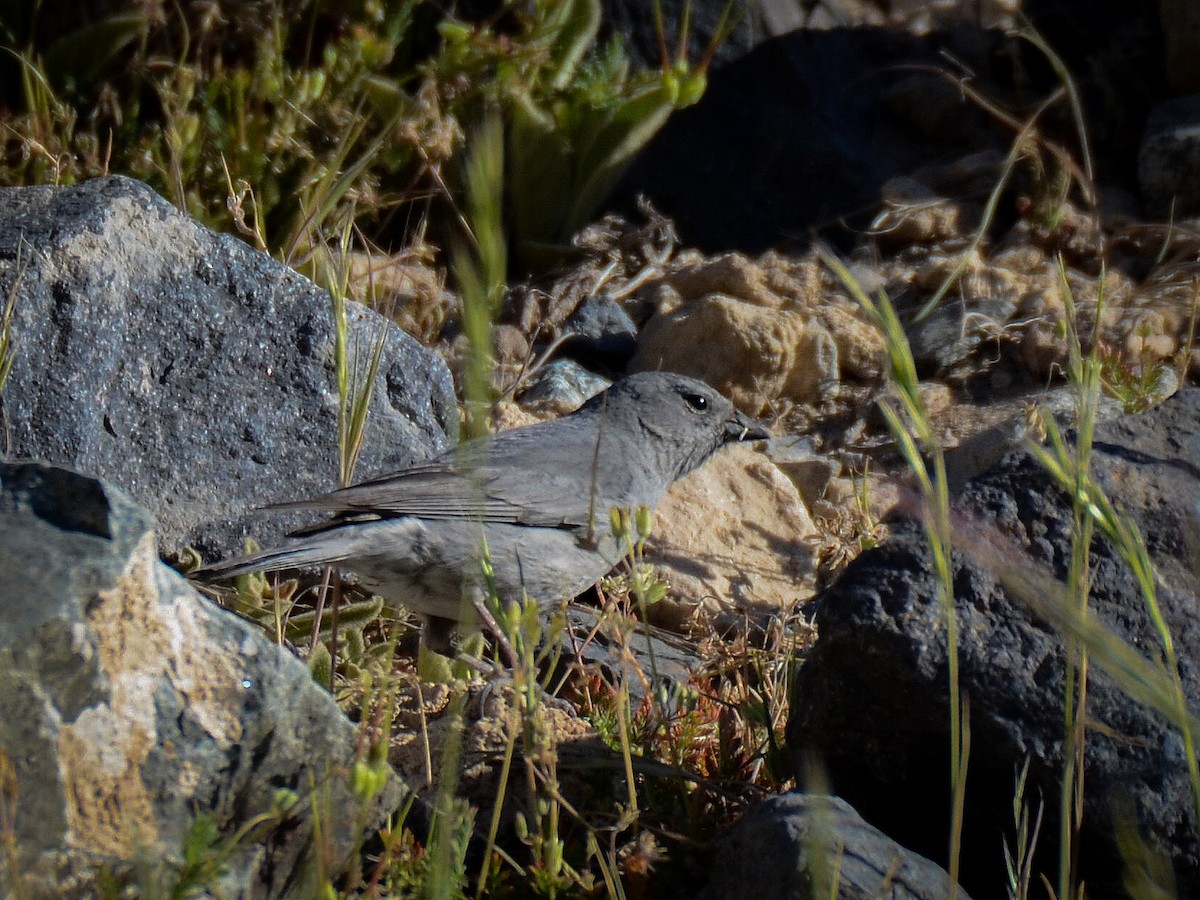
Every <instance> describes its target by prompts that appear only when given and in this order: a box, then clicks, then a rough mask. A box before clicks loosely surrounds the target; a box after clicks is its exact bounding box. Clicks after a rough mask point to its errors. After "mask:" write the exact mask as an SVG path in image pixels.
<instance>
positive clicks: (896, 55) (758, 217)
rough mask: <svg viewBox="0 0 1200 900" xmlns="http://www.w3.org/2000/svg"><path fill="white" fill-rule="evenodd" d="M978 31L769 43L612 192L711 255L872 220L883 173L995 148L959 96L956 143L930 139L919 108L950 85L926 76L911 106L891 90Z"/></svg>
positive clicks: (974, 44) (739, 64) (815, 34)
mask: <svg viewBox="0 0 1200 900" xmlns="http://www.w3.org/2000/svg"><path fill="white" fill-rule="evenodd" d="M983 40H984V41H994V40H995V38H994V36H990V37H985V38H983ZM980 41H981V38H980V36H979V35H978V33H975V34H974V35H972V36H970V38H969V40H966V41H965V42H964V41H959V40H957V39H956V38H954V37H952V36H946V35H941V36H938V37H937V38H936V39H933V38H930V39H919V38H916V37H914V36H912V35H908V34H903V33H897V32H894V31H889V30H886V29H869V28H863V29H842V30H834V31H794V32H791V33H790V34H785V35H782V36H780V37H776V38H772V39H770V40H768V41H765V42H764V43H762V44H759V45H758V46H757V47H755V48H754V49H753V50H752V51H751V52H750V53H749V54H747V55H746V56H745V57H743V58H741V59H738V60H736V61H735V62H732V63H730V64H728V65H726V66H725V67H723V68H722V69H721V70H720V71H718V72H714V73H713V75H712V78H711V80H710V83H709V87H708V91H707V92H706V93H705V95H704V98H703V99H702V100H701V101H700V102H699V103H698V104H697V105H696V106H693V107H690V108H688V109H684V110H681V111H680V112H677V113H675V114H674V115H672V116H671V118H670V120H669V121H668V122H667V124H666V126H665V127H664V128H663V129H662V131H661V132H660V133H659V134H658V135H657V136H656V137H655V138H654V140H653V141H651V143H650V144H649V146H647V148H646V149H645V150H644V151H643V152H642V154H641V155H640V156H639V157H638V159H637V160H636V161H635V163H634V164H633V166H632V168H631V169H630V171H629V173H628V174H627V175H626V177H625V178H624V180H623V182H622V184H621V185H620V186H618V188H617V199H618V200H620V201H621V202H623V203H625V204H627V205H630V206H632V202H631V198H633V197H634V196H635V195H637V194H644V195H645V196H646V197H648V198H649V199H650V201H651V202H652V203H653V204H654V206H655V207H656V208H657V209H659V210H661V211H662V212H663V213H664V214H665V215H667V216H669V217H670V218H672V219H673V220H674V221H675V222H676V224H677V225H678V227H679V234H680V237H681V238H682V239H683V241H684V243H685V244H688V245H692V246H697V247H699V248H700V249H702V250H704V251H706V252H715V251H718V250H729V249H739V250H744V251H747V252H751V253H757V252H761V251H763V250H766V249H768V248H776V249H778V248H780V247H781V245H783V244H785V243H786V242H787V241H789V240H792V241H798V240H806V239H807V238H808V237H809V236H810V234H811V233H812V231H813V230H814V229H817V228H821V227H824V226H826V225H830V224H833V223H836V222H838V221H839V219H841V218H843V217H851V218H852V219H853V218H854V217H856V216H857V217H858V219H856V220H855V221H859V222H860V223H861V224H865V220H864V214H867V213H868V212H870V213H873V212H874V211H876V210H877V209H878V204H879V189H880V187H881V186H882V185H883V184H884V183H885V182H886V181H888V180H889V179H891V178H893V177H895V176H897V175H901V174H905V173H908V172H911V171H913V170H914V169H916V168H918V167H919V166H922V165H926V164H929V163H933V162H937V161H938V160H939V159H950V158H957V157H959V156H962V155H964V154H966V153H968V152H971V151H972V150H977V149H981V148H982V147H984V146H987V140H990V139H991V138H988V139H985V138H984V137H983V136H984V135H991V132H990V131H989V130H987V129H986V128H983V130H982V131H981V130H980V129H981V127H982V119H981V118H980V117H979V114H978V112H977V110H974V109H973V108H971V107H969V106H968V105H967V104H966V103H965V101H963V99H962V98H961V96H956V97H954V98H953V99H954V104H953V112H952V113H950V114H949V117H950V118H951V119H952V121H954V123H955V125H956V126H957V127H956V128H955V134H954V135H953V138H954V140H953V141H952V142H951V143H949V144H941V143H940V142H930V141H928V140H927V139H925V137H923V136H922V134H921V133H920V132H921V125H920V123H919V122H917V121H916V120H915V119H914V117H919V118H920V119H922V120H924V119H927V118H928V110H929V107H930V106H931V105H932V98H933V97H934V96H935V94H936V95H938V96H942V95H943V93H944V92H942V91H941V85H940V84H934V83H933V81H934V79H933V78H932V76H930V81H931V83H930V86H929V87H928V89H927V90H926V91H925V92H924V94H923V98H922V101H921V102H920V103H917V104H910V105H909V108H908V112H907V113H902V112H900V111H898V110H897V109H896V107H895V103H894V98H892V97H891V91H892V88H893V87H894V86H895V85H896V84H897V83H898V82H899V81H900V80H901V79H902V78H903V77H904V75H903V72H905V71H908V70H907V69H906V67H909V66H921V65H927V64H928V65H936V64H938V62H939V59H938V55H937V53H938V49H939V47H945V48H946V49H947V50H948V51H949V52H951V53H953V54H954V55H956V56H957V57H958V58H966V59H970V60H971V61H972V64H975V63H977V62H979V59H978V57H979V53H980V49H979V47H980ZM980 65H981V66H982V67H983V68H986V63H980ZM972 135H974V136H975V137H974V138H973V137H971V136H972ZM622 198H623V199H622Z"/></svg>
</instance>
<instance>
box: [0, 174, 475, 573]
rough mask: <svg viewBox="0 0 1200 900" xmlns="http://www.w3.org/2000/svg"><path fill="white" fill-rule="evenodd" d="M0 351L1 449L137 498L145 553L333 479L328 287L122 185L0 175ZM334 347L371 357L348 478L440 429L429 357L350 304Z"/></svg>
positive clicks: (437, 370)
mask: <svg viewBox="0 0 1200 900" xmlns="http://www.w3.org/2000/svg"><path fill="white" fill-rule="evenodd" d="M10 291H15V293H16V310H15V318H14V320H13V325H12V337H13V340H14V342H15V344H16V354H17V356H16V364H15V366H14V368H13V371H12V375H11V377H10V379H9V381H8V383H7V385H6V386H5V387H4V390H3V394H2V395H0V424H2V426H3V434H4V436H5V444H4V447H5V450H6V452H7V453H8V454H9V457H10V458H13V457H31V458H39V459H45V460H49V461H52V462H57V463H62V464H65V465H70V466H73V467H75V468H77V469H80V470H81V471H85V472H88V473H90V474H93V475H96V476H98V477H102V478H105V479H107V480H109V481H111V482H113V483H114V484H117V485H119V486H121V487H122V488H124V489H125V490H127V491H129V493H130V494H131V495H132V496H133V497H134V498H135V499H136V500H137V501H138V502H139V503H141V504H143V505H144V506H146V507H148V508H149V509H150V510H152V511H153V513H154V515H155V517H156V519H157V521H158V526H159V540H160V541H161V543H162V547H161V549H162V550H163V551H164V552H165V553H171V552H174V551H177V550H178V549H180V548H181V547H183V546H185V545H187V544H191V545H193V546H196V547H197V548H199V549H201V550H203V551H205V552H206V554H207V555H209V556H215V555H225V554H227V553H229V552H231V551H234V550H238V549H240V546H241V541H242V538H243V536H244V535H245V534H247V533H250V534H255V535H257V536H259V537H260V538H262V539H265V540H270V539H274V538H275V537H276V536H277V535H278V531H279V529H280V527H281V526H279V525H271V526H268V525H266V524H264V523H263V522H262V521H259V520H255V519H251V518H249V517H248V510H250V509H251V508H253V507H255V506H259V505H262V504H265V503H268V502H271V501H277V500H283V499H289V498H295V497H296V496H299V495H304V494H314V493H319V492H322V491H325V490H329V489H331V488H334V487H337V477H338V476H337V472H338V450H337V424H336V423H337V404H338V400H337V390H336V387H335V382H334V375H333V342H334V329H333V322H332V317H331V313H330V302H329V297H328V295H327V294H326V293H325V292H324V291H322V290H320V289H318V288H317V287H316V286H315V285H314V284H312V283H311V282H309V281H308V280H307V279H305V278H304V277H302V276H300V275H298V274H296V273H295V272H293V271H292V270H290V269H288V268H287V267H286V266H283V265H281V264H280V263H278V262H276V261H274V260H272V259H270V258H269V257H267V256H265V255H264V254H262V253H258V252H256V251H255V250H253V249H251V248H250V247H248V246H246V245H245V244H244V243H242V242H241V241H239V240H237V239H236V238H233V237H230V236H227V235H218V234H214V233H212V232H210V231H208V230H207V229H205V228H203V227H201V226H200V225H198V224H196V223H195V222H193V221H192V220H190V219H188V218H187V217H186V216H185V215H183V214H182V213H180V212H179V211H178V210H176V209H175V208H174V207H173V206H171V205H170V204H169V203H167V202H166V201H165V200H163V199H162V198H161V197H159V196H157V195H156V194H154V193H153V192H152V191H151V190H150V189H149V188H148V187H146V186H145V185H143V184H141V183H140V182H136V181H131V180H129V179H126V178H118V177H112V178H101V179H96V180H95V181H90V182H87V183H85V184H82V185H78V186H76V187H70V188H55V187H34V188H11V189H2V190H0V297H7V296H8V295H9V292H10ZM350 319H351V327H350V337H349V345H350V346H351V347H352V348H353V347H355V346H357V347H358V349H359V356H360V358H362V359H363V361H364V362H365V358H366V357H368V356H369V354H370V351H371V349H372V348H373V346H374V341H375V339H376V337H377V335H378V334H380V332H381V329H386V343H385V347H384V353H383V359H382V362H381V364H380V368H379V374H378V378H377V380H376V384H375V391H374V396H373V401H372V407H371V416H370V420H369V422H368V425H367V433H366V441H365V445H364V451H363V456H362V460H361V462H360V465H359V468H358V475H359V476H363V477H365V476H368V475H371V474H379V473H382V472H383V471H387V470H391V469H396V468H400V467H402V466H405V465H408V464H410V463H412V462H414V461H416V460H418V459H422V458H425V457H426V456H429V455H430V454H432V453H433V452H434V451H436V450H438V449H440V448H441V447H442V446H443V444H444V443H445V442H446V440H447V433H450V434H454V433H455V431H456V428H457V410H456V407H455V401H454V395H453V387H452V384H451V379H450V375H449V372H448V371H447V369H446V367H445V365H444V364H443V363H442V361H441V359H440V358H439V357H437V356H436V355H435V354H433V353H431V352H429V351H427V350H425V349H424V348H422V347H421V346H420V345H418V344H417V342H416V341H414V340H413V339H412V338H410V337H409V336H408V335H406V334H404V333H403V332H402V331H400V330H399V329H398V328H395V327H394V326H391V325H388V324H387V323H385V322H384V321H383V320H382V319H381V318H380V317H379V316H377V315H375V314H374V313H372V312H370V311H369V310H366V309H365V308H363V307H361V306H359V305H357V304H350Z"/></svg>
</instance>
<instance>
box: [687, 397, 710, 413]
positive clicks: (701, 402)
mask: <svg viewBox="0 0 1200 900" xmlns="http://www.w3.org/2000/svg"><path fill="white" fill-rule="evenodd" d="M683 399H684V400H685V401H686V402H687V405H688V406H690V407H691V408H692V409H694V410H696V411H697V412H704V410H706V409H708V398H707V397H705V396H704V395H703V394H684V395H683Z"/></svg>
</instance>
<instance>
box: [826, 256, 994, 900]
mask: <svg viewBox="0 0 1200 900" xmlns="http://www.w3.org/2000/svg"><path fill="white" fill-rule="evenodd" d="M821 257H822V260H823V261H824V263H825V265H827V266H828V267H829V268H830V270H832V271H833V273H834V274H835V275H836V276H837V277H838V279H839V280H840V281H841V282H842V284H843V285H844V286H845V288H846V290H847V291H849V292H850V295H851V296H852V297H853V298H854V299H855V300H856V301H857V302H858V304H859V306H860V307H861V308H862V310H863V312H865V313H866V315H867V316H868V318H869V319H870V320H871V321H872V322H873V323H874V324H875V326H876V327H877V328H878V329H879V330H880V332H881V333H882V334H883V336H884V340H885V342H886V344H887V353H888V363H889V368H890V381H891V384H892V386H893V387H894V388H895V390H896V395H897V398H898V400H899V405H900V408H899V409H897V408H896V406H895V405H894V404H893V403H890V402H881V403H880V408H881V411H882V413H883V416H884V418H885V420H886V421H887V424H888V428H889V430H890V431H891V433H892V437H893V439H894V440H895V441H896V444H897V447H898V448H899V450H900V453H901V455H902V456H903V458H904V461H905V463H906V464H907V465H908V468H909V470H910V471H911V472H912V474H913V476H914V477H915V478H916V480H917V484H918V487H919V489H920V493H921V497H922V499H923V501H924V510H923V515H922V517H921V519H922V525H923V526H924V529H925V537H926V540H927V541H928V544H929V549H930V555H931V558H932V563H933V571H934V580H935V583H936V586H937V593H938V602H939V604H940V605H941V608H942V619H943V622H944V623H945V627H946V664H947V673H948V679H949V694H950V798H951V810H950V836H949V848H948V856H949V865H948V867H947V868H948V870H949V874H950V882H951V888H950V889H951V892H952V897H953V896H955V895H956V893H957V890H958V862H959V852H960V849H961V842H962V822H963V814H964V810H965V802H966V780H967V760H968V756H969V752H970V722H969V707H968V703H967V698H966V697H965V696H964V695H963V693H962V691H961V689H960V685H959V671H958V617H957V614H956V612H955V608H954V573H953V569H952V562H951V555H950V554H951V541H950V535H951V531H950V491H949V484H948V481H947V478H946V463H945V458H944V457H943V455H942V452H941V448H940V447H939V445H938V442H937V439H936V436H935V435H934V432H933V426H932V424H931V423H930V420H929V417H928V415H927V414H926V412H925V404H924V401H923V400H922V398H921V390H920V384H919V382H918V379H917V368H916V363H915V362H914V361H913V356H912V350H911V348H910V347H909V345H908V340H907V338H906V337H905V334H904V328H903V326H902V325H901V324H900V319H899V317H898V316H897V315H896V310H895V308H894V307H893V306H892V304H891V301H889V300H888V298H887V295H886V294H884V293H882V292H880V294H879V295H878V297H877V298H876V299H872V298H871V297H870V296H868V294H867V293H866V291H864V290H863V288H862V286H861V285H860V284H859V283H858V281H857V280H856V279H855V278H854V276H853V275H852V274H851V273H850V270H849V269H847V268H846V266H845V264H844V263H843V262H842V261H841V260H840V259H838V258H837V257H836V256H834V255H833V254H832V253H830V252H828V251H826V250H821ZM926 457H928V460H929V462H926Z"/></svg>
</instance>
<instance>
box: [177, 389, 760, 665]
mask: <svg viewBox="0 0 1200 900" xmlns="http://www.w3.org/2000/svg"><path fill="white" fill-rule="evenodd" d="M766 436H767V434H766V432H765V431H764V430H763V428H762V427H761V426H760V425H759V424H758V423H756V422H754V421H753V420H752V419H749V418H747V417H746V416H744V415H742V414H741V413H739V412H738V411H737V410H735V409H734V407H733V404H731V403H730V402H729V401H728V400H727V399H725V398H724V397H723V396H721V395H720V394H718V393H717V392H716V391H714V390H713V389H712V388H711V387H709V386H708V385H706V384H704V383H703V382H700V381H697V380H695V379H693V378H687V377H685V376H682V375H673V374H668V373H662V372H643V373H639V374H635V375H630V376H628V377H626V378H624V379H622V380H620V381H618V382H616V383H615V384H613V386H612V387H610V388H609V389H608V390H607V391H605V392H604V393H602V394H599V395H597V396H596V397H593V398H592V399H591V400H589V401H588V402H587V403H585V404H584V405H583V406H581V407H580V408H579V409H577V410H576V411H575V412H573V413H571V414H570V415H568V416H564V417H563V418H561V419H558V420H555V421H553V422H543V423H539V424H537V425H529V426H526V427H524V428H514V429H512V430H510V431H504V432H501V433H500V434H497V435H494V436H492V437H487V438H482V439H479V440H476V441H470V442H468V443H465V444H462V445H460V446H459V447H456V448H454V449H452V450H449V451H447V452H445V453H442V454H441V455H439V456H437V457H435V458H434V459H432V460H430V461H429V462H426V463H422V464H419V465H415V466H412V467H411V468H408V469H404V470H403V471H400V472H396V473H395V474H392V475H388V476H386V477H383V478H377V479H374V480H372V481H367V482H363V483H361V484H357V485H354V486H352V487H348V488H344V489H342V490H339V491H333V492H332V493H329V494H325V495H323V496H320V497H316V498H314V499H311V500H302V501H298V502H294V503H284V504H280V505H278V506H277V507H274V508H277V509H311V510H321V511H325V512H329V513H332V514H333V518H332V519H329V520H328V521H325V522H323V523H321V524H318V525H315V526H311V527H309V528H305V529H302V530H300V531H297V532H293V533H292V535H291V536H293V537H296V538H298V540H297V541H296V542H295V543H294V544H292V545H291V546H289V547H285V548H281V549H277V550H267V551H264V552H262V553H257V554H254V555H252V556H246V557H241V558H238V559H232V560H227V561H225V562H223V563H219V564H217V565H214V566H211V567H209V568H207V569H204V570H201V571H200V572H198V573H196V574H198V575H211V576H223V577H228V576H233V575H240V574H242V573H245V572H254V571H275V570H278V569H287V568H293V567H297V566H307V565H317V564H332V565H337V566H339V567H340V568H342V569H346V570H348V571H351V572H354V573H355V574H357V575H358V576H359V579H360V581H361V582H362V583H363V584H365V585H366V586H368V587H370V588H371V589H372V590H375V591H377V592H378V593H379V594H381V595H382V596H384V597H385V598H387V599H388V600H391V601H393V602H395V603H398V604H400V605H402V606H404V607H406V608H408V609H411V610H413V611H415V612H418V613H420V614H422V615H423V616H425V617H427V619H429V620H431V624H433V625H434V626H435V628H434V629H432V630H431V631H427V634H426V640H427V641H428V642H429V643H430V645H431V646H436V648H438V649H441V648H443V647H444V646H445V639H446V637H447V636H448V633H449V626H450V625H452V624H453V623H454V622H460V621H464V620H467V619H470V618H472V617H473V616H474V612H473V603H472V600H473V599H474V595H476V594H478V593H479V592H480V590H481V585H482V574H481V573H482V566H481V564H480V552H481V547H482V546H483V543H484V541H486V545H487V550H488V556H489V558H490V560H491V563H492V568H493V572H494V576H493V577H494V584H495V587H496V590H497V593H498V594H499V596H500V597H501V598H502V599H503V600H518V599H521V597H522V596H523V595H525V596H529V597H531V598H534V599H536V600H537V601H539V602H541V603H545V604H552V603H555V602H557V601H558V600H560V599H561V598H563V597H573V596H575V595H576V594H578V593H580V592H581V591H583V590H585V589H586V588H588V587H590V586H591V585H592V584H594V583H595V582H596V581H597V580H598V579H599V578H600V577H602V576H603V575H605V574H606V573H607V572H608V571H609V570H610V569H611V568H612V567H613V565H615V564H616V563H617V562H618V561H619V560H620V558H621V556H622V555H623V553H624V550H625V548H624V547H622V546H619V542H618V541H617V540H616V539H615V538H614V536H613V535H612V533H611V527H610V524H609V522H610V515H609V513H610V510H611V509H612V508H613V507H620V508H626V509H636V508H637V507H639V506H647V507H650V508H653V507H654V506H656V505H657V504H658V502H659V500H661V499H662V496H663V494H664V493H665V492H666V490H667V488H668V487H669V486H670V485H671V483H672V482H673V481H675V479H677V478H679V477H680V476H681V475H684V474H686V473H687V472H690V471H691V470H693V469H695V468H696V467H698V466H699V465H701V464H702V463H703V462H704V461H705V460H706V459H708V457H709V456H711V455H712V454H713V453H714V452H715V451H716V450H718V449H719V448H720V447H722V446H723V445H725V444H727V443H730V442H732V441H738V440H750V439H757V438H764V437H766Z"/></svg>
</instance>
